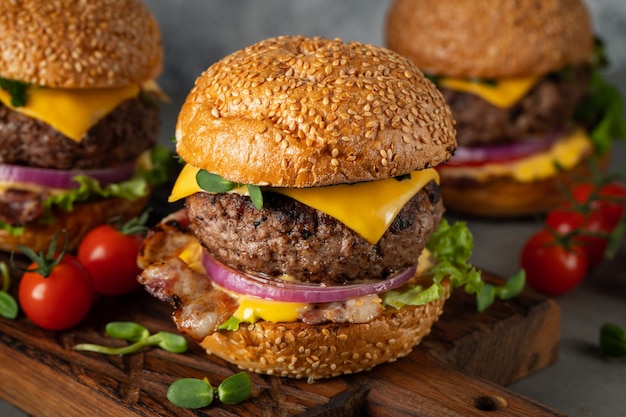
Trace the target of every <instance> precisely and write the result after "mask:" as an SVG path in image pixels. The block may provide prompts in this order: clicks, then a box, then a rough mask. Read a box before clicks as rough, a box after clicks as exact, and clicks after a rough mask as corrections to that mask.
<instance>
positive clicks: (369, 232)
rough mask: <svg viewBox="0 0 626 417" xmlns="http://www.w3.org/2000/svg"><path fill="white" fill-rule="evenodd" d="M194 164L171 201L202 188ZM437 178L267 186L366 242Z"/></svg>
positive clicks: (425, 173)
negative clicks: (315, 185)
mask: <svg viewBox="0 0 626 417" xmlns="http://www.w3.org/2000/svg"><path fill="white" fill-rule="evenodd" d="M198 171H199V169H198V168H196V167H193V166H191V165H189V164H187V165H186V166H185V167H183V169H182V171H181V173H180V175H179V176H178V179H177V180H176V183H175V184H174V187H173V188H172V193H171V195H170V197H169V201H170V202H173V201H176V200H179V199H181V198H185V197H187V196H189V195H191V194H194V193H196V192H202V191H203V190H202V189H201V188H200V186H198V184H197V182H196V174H197V172H198ZM432 180H434V181H437V182H439V175H438V173H437V171H436V170H434V169H432V168H431V169H425V170H422V171H414V172H412V173H411V178H410V179H405V180H402V181H398V180H396V179H394V178H390V179H386V180H380V181H371V182H362V183H358V184H353V185H344V184H341V185H332V186H327V187H312V188H271V189H269V188H268V189H264V191H271V192H275V193H280V194H284V195H286V196H288V197H291V198H293V199H294V200H297V201H299V202H301V203H303V204H306V205H308V206H310V207H313V208H315V209H316V210H319V211H321V212H323V213H326V214H328V215H329V216H331V217H334V218H335V219H337V220H339V221H340V222H342V223H343V224H345V225H346V226H347V227H349V228H350V229H352V230H354V231H355V232H356V233H358V234H360V235H361V236H363V238H364V239H365V240H367V241H368V242H370V243H376V242H378V240H379V239H380V238H381V237H382V235H383V234H384V233H385V231H386V230H387V229H388V228H389V226H390V225H391V222H393V219H394V218H395V217H396V215H397V214H398V213H399V212H400V210H401V209H402V207H404V205H405V204H406V203H407V202H408V201H409V200H410V199H411V198H413V196H414V195H415V194H417V193H418V192H419V190H421V189H422V188H423V187H424V186H425V185H426V184H428V182H430V181H432Z"/></svg>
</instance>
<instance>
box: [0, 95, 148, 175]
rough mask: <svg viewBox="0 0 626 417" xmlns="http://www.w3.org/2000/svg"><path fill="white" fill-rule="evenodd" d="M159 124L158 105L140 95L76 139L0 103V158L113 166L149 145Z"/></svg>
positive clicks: (66, 165) (32, 162)
mask: <svg viewBox="0 0 626 417" xmlns="http://www.w3.org/2000/svg"><path fill="white" fill-rule="evenodd" d="M159 129H160V121H159V107H158V105H156V104H155V103H153V102H151V100H145V99H142V98H139V97H138V98H135V99H131V100H127V101H125V102H123V103H122V104H120V105H119V106H118V107H117V108H116V109H115V110H113V111H112V112H111V113H109V114H108V115H107V116H105V117H104V118H103V119H102V120H100V121H99V122H98V123H97V124H96V125H94V126H93V127H92V128H91V129H89V131H88V132H87V133H86V134H85V136H84V137H83V139H82V140H81V141H80V142H76V141H74V140H72V139H70V138H68V137H66V136H65V135H63V134H62V133H60V132H58V131H56V130H54V129H53V128H52V127H51V126H50V125H48V124H46V123H44V122H42V121H40V120H37V119H32V118H30V117H28V116H25V115H23V114H20V113H18V112H15V111H12V110H11V109H9V108H8V107H6V106H5V105H3V104H2V103H0V163H4V164H13V165H26V166H32V167H40V168H56V169H96V168H108V167H114V166H116V165H119V164H120V163H123V162H129V161H133V160H134V159H135V158H137V156H139V155H140V154H141V153H142V152H144V151H145V150H147V149H150V148H152V147H153V146H154V145H155V144H156V141H157V136H158V132H159Z"/></svg>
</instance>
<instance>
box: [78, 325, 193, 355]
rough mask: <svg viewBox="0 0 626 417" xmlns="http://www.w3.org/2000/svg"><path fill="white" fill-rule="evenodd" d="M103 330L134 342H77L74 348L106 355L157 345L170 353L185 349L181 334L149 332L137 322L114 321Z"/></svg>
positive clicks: (130, 351)
mask: <svg viewBox="0 0 626 417" xmlns="http://www.w3.org/2000/svg"><path fill="white" fill-rule="evenodd" d="M105 331H106V333H107V334H108V335H109V336H111V337H113V338H116V339H122V340H126V341H129V342H134V343H131V344H129V345H126V346H122V347H111V346H104V345H97V344H93V343H79V344H77V345H75V346H74V350H82V351H87V352H96V353H103V354H106V355H126V354H130V353H135V352H137V351H139V350H141V349H143V348H145V347H147V346H158V347H160V348H161V349H163V350H165V351H168V352H172V353H183V352H185V351H186V350H187V340H186V339H185V338H184V337H183V336H181V335H178V334H174V333H170V332H157V333H154V334H150V332H149V331H148V329H146V328H145V327H144V326H142V325H141V324H138V323H133V322H124V321H122V322H120V321H114V322H111V323H108V324H107V325H106V327H105Z"/></svg>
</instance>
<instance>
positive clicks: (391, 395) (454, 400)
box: [0, 274, 561, 417]
mask: <svg viewBox="0 0 626 417" xmlns="http://www.w3.org/2000/svg"><path fill="white" fill-rule="evenodd" d="M485 276H486V278H488V279H489V280H495V281H498V278H496V277H493V276H491V275H488V274H485ZM169 316H170V307H169V305H167V304H165V303H162V302H159V301H157V300H156V299H153V298H152V297H150V296H149V295H147V294H146V293H144V292H143V290H139V291H137V292H136V293H134V294H131V295H129V296H125V297H120V298H99V299H98V300H97V302H96V304H95V305H94V307H93V308H92V311H91V313H90V315H89V316H88V318H87V320H86V321H85V322H83V323H81V325H80V326H79V327H77V328H75V329H72V330H70V331H64V332H48V331H44V330H41V329H39V328H37V327H35V326H34V325H32V324H31V323H30V322H29V321H28V320H27V319H26V318H24V317H22V316H20V317H18V319H17V320H15V321H11V320H5V319H0V357H1V358H2V365H1V366H0V398H2V399H4V400H6V401H8V402H10V403H12V404H14V405H16V406H17V407H19V408H20V409H22V410H24V411H25V412H27V413H29V414H31V415H33V416H36V417H40V416H64V417H67V416H91V415H102V416H111V417H118V416H119V417H122V416H204V415H207V416H208V415H210V416H291V415H301V416H352V415H372V416H403V415H406V416H409V415H411V416H474V415H476V416H478V415H484V413H485V411H489V415H495V416H497V415H506V416H558V415H561V414H560V413H559V412H558V411H556V410H553V409H550V408H548V407H545V406H543V405H541V404H538V403H536V402H534V401H532V400H530V399H528V398H524V397H522V396H520V395H517V394H515V393H513V392H512V391H509V390H507V389H506V388H505V387H504V386H505V385H506V384H508V383H511V382H513V381H516V380H519V379H521V378H524V377H525V376H527V375H529V374H531V373H534V372H537V371H539V370H541V369H543V368H545V367H546V366H549V365H550V364H551V363H553V362H554V361H555V360H557V355H558V343H559V324H560V317H559V308H558V306H557V305H556V303H555V302H554V301H552V300H550V299H547V298H545V297H543V296H540V295H538V294H536V293H533V292H531V291H526V292H524V293H523V294H522V295H521V296H519V297H518V298H516V299H515V300H512V301H507V302H496V304H495V305H493V306H492V307H491V308H490V309H489V310H488V311H487V312H484V313H477V312H476V310H475V304H474V301H473V297H472V296H469V295H467V294H465V293H463V292H462V291H456V292H454V293H453V294H452V297H451V298H450V300H449V301H448V302H447V303H446V307H445V309H444V314H443V315H442V316H441V318H440V320H439V321H438V322H437V323H436V325H435V326H434V327H433V330H432V332H431V334H430V335H429V336H428V337H427V338H425V339H424V340H423V342H422V344H421V345H419V346H418V347H417V348H416V349H415V350H414V351H413V352H412V353H411V354H410V355H409V356H407V357H405V358H402V359H400V360H398V361H396V362H393V363H389V364H384V365H380V366H378V367H376V368H374V369H373V370H372V371H369V372H363V373H360V374H355V375H348V376H345V377H340V378H333V379H327V380H321V381H317V382H315V383H313V384H309V383H307V382H306V381H305V380H293V379H284V378H278V377H269V376H261V375H256V374H253V375H251V377H252V380H253V384H254V388H253V392H252V396H251V398H250V399H249V400H247V401H245V402H243V403H241V404H238V405H224V404H221V403H219V402H214V403H213V404H212V405H210V406H209V407H207V408H204V409H201V410H195V411H194V410H185V409H181V408H178V407H175V406H174V405H172V404H171V403H169V401H168V400H167V398H166V392H167V387H168V386H169V384H170V383H172V382H173V381H175V380H176V379H179V378H182V377H195V378H204V377H208V379H209V381H211V382H212V383H213V385H217V384H219V382H221V381H222V380H223V379H225V378H226V377H228V376H230V375H232V374H234V373H236V372H238V371H239V370H238V369H237V368H236V367H234V366H232V365H230V364H227V363H225V362H224V361H222V360H220V359H218V358H215V357H213V356H208V355H206V354H205V353H204V352H203V351H202V350H201V349H200V347H199V346H198V345H196V344H194V343H192V342H191V343H190V344H189V345H190V349H189V351H188V352H186V353H184V354H173V353H169V352H165V351H162V350H159V349H155V348H152V349H147V350H144V351H142V352H140V353H136V354H133V355H127V356H106V355H101V354H97V353H88V352H77V351H74V350H72V346H73V345H75V344H77V343H82V342H91V343H100V344H109V345H114V344H115V343H116V342H118V341H115V340H112V339H110V338H108V337H107V336H106V335H105V334H104V326H105V325H106V323H108V322H109V321H113V320H131V321H136V322H139V323H142V324H144V325H145V326H146V327H148V328H149V329H150V330H151V331H152V332H156V331H159V330H167V331H173V332H174V331H176V330H175V327H174V325H173V324H172V322H171V320H170V318H169ZM119 343H124V342H119Z"/></svg>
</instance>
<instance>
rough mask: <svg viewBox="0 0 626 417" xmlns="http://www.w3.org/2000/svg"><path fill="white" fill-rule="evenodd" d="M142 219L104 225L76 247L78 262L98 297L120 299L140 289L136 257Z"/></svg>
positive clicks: (139, 245) (141, 240)
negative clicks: (83, 267) (116, 297)
mask: <svg viewBox="0 0 626 417" xmlns="http://www.w3.org/2000/svg"><path fill="white" fill-rule="evenodd" d="M144 221H145V219H144V218H139V219H133V220H131V221H129V222H128V223H126V224H125V225H120V226H118V227H115V225H114V224H104V225H101V226H97V227H96V228H94V229H92V230H90V231H89V232H88V233H87V235H85V237H84V238H83V240H82V241H81V242H80V244H79V246H78V253H77V256H78V260H79V261H80V262H81V263H82V264H83V265H84V266H85V268H86V269H87V271H89V274H90V275H91V278H92V280H93V283H94V289H95V291H96V292H97V293H98V294H102V295H107V296H120V295H124V294H128V293H130V292H131V291H133V290H134V289H136V288H138V287H139V286H140V284H139V282H138V281H137V276H138V275H139V274H140V273H141V269H139V267H138V266H137V255H138V253H139V248H140V247H141V244H142V242H143V239H144V238H143V231H145V226H143V222H144Z"/></svg>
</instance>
